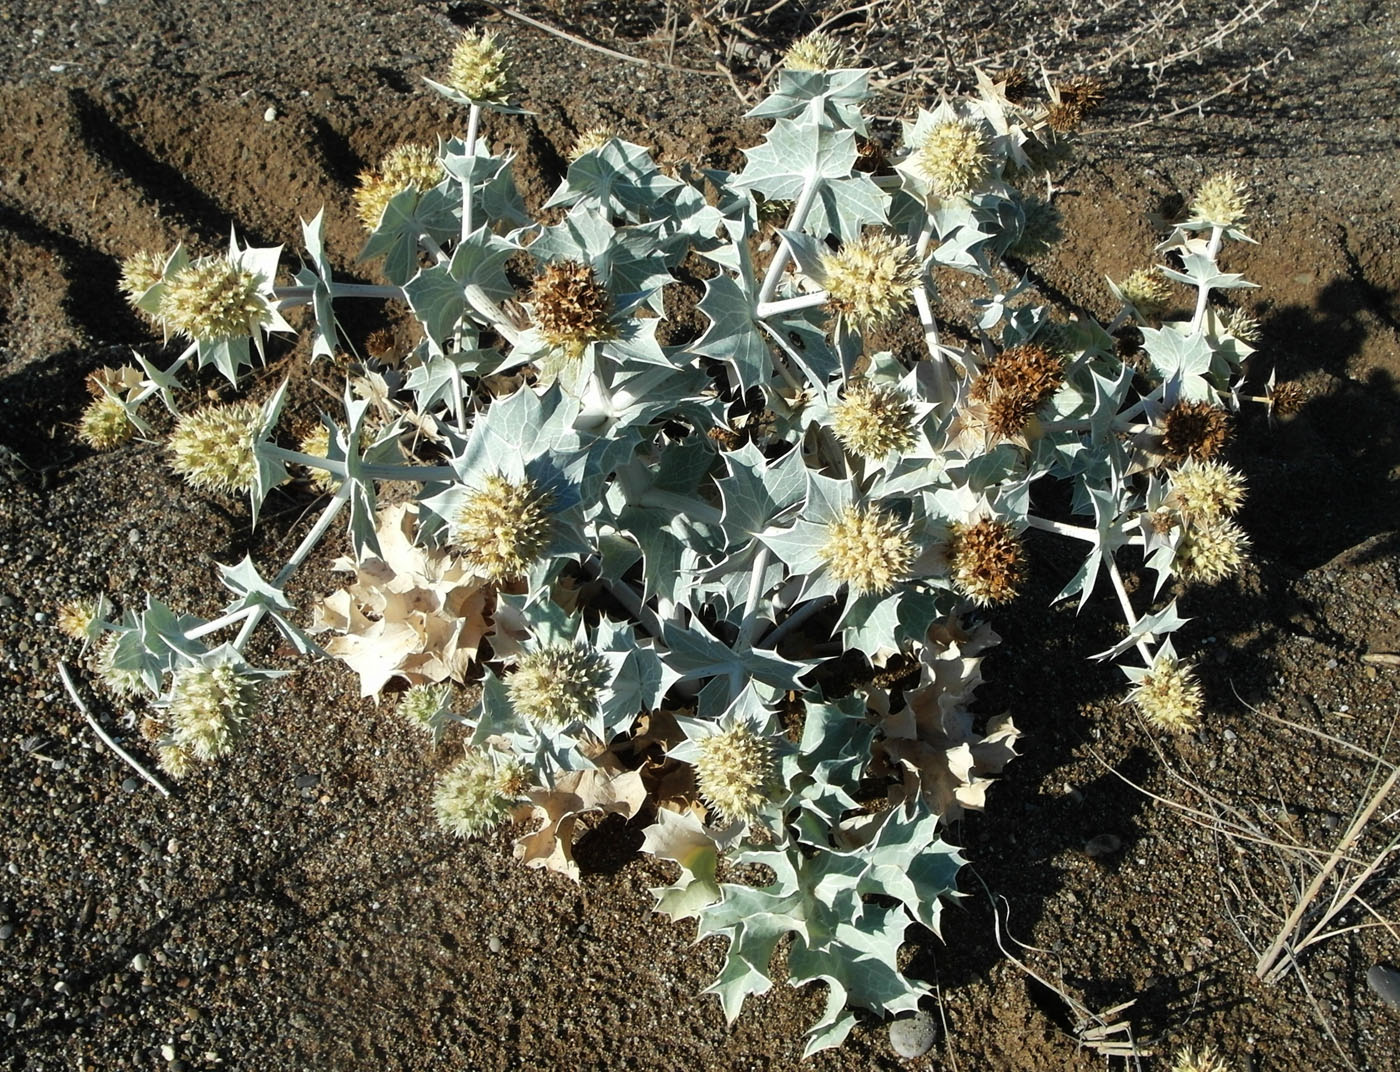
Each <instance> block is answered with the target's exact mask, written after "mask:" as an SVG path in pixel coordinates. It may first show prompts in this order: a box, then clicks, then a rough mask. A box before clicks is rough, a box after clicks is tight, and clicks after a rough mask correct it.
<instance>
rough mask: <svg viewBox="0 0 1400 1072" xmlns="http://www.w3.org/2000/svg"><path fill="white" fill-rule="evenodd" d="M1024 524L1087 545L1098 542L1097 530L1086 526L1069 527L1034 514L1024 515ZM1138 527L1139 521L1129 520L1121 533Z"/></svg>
mask: <svg viewBox="0 0 1400 1072" xmlns="http://www.w3.org/2000/svg"><path fill="white" fill-rule="evenodd" d="M1026 524H1028V525H1029V526H1030V527H1031V528H1033V529H1040V530H1041V531H1042V532H1053V533H1054V534H1055V535H1056V536H1070V537H1073V538H1074V539H1076V540H1084V541H1086V542H1088V543H1098V542H1099V533H1098V530H1097V529H1091V528H1089V526H1088V525H1071V524H1069V523H1068V522H1065V521H1055V520H1052V519H1051V518H1048V517H1038V516H1036V515H1035V514H1027V515H1026ZM1140 525H1141V521H1140V519H1138V518H1136V517H1135V518H1131V519H1129V520H1128V521H1125V522H1124V523H1123V529H1122V531H1123V532H1132V531H1133V530H1135V529H1137V528H1138V527H1139V526H1140Z"/></svg>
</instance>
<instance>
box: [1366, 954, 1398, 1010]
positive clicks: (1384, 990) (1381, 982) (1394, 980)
mask: <svg viewBox="0 0 1400 1072" xmlns="http://www.w3.org/2000/svg"><path fill="white" fill-rule="evenodd" d="M1366 982H1367V984H1369V986H1370V987H1371V989H1372V990H1374V991H1375V992H1376V993H1377V994H1378V995H1379V996H1380V999H1381V1000H1382V1001H1384V1002H1385V1003H1386V1004H1387V1005H1389V1006H1391V1007H1392V1008H1395V1009H1400V971H1396V970H1395V969H1394V968H1387V967H1386V966H1385V965H1384V964H1377V965H1375V966H1374V967H1372V968H1371V970H1370V971H1368V972H1367V973H1366Z"/></svg>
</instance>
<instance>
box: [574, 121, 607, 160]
mask: <svg viewBox="0 0 1400 1072" xmlns="http://www.w3.org/2000/svg"><path fill="white" fill-rule="evenodd" d="M615 137H617V131H615V130H613V129H612V127H589V128H588V129H587V130H585V131H584V132H583V133H582V134H580V135H579V136H578V137H577V138H575V139H574V144H573V145H572V146H570V148H569V163H571V164H572V163H573V162H574V161H575V160H578V159H579V158H580V157H583V156H587V155H588V154H589V153H592V152H597V151H598V150H599V149H601V148H602V147H603V146H604V145H606V144H608V142H610V141H612V140H613V139H614V138H615Z"/></svg>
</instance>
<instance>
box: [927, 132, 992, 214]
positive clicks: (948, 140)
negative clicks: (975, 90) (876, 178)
mask: <svg viewBox="0 0 1400 1072" xmlns="http://www.w3.org/2000/svg"><path fill="white" fill-rule="evenodd" d="M990 165H991V158H990V156H989V155H988V152H987V139H986V136H985V135H984V134H983V131H982V127H981V126H980V125H979V124H978V123H976V122H974V121H973V120H970V119H950V120H948V121H947V122H943V123H939V124H937V125H936V126H935V127H934V128H933V129H932V130H930V131H929V133H928V135H927V136H926V137H925V138H924V139H923V140H921V141H920V142H919V143H918V144H917V145H914V146H913V147H912V149H911V151H910V153H909V167H910V169H911V170H912V171H913V172H914V173H915V174H916V175H918V176H919V177H920V178H922V179H924V180H925V181H927V182H928V184H929V185H930V186H932V187H933V191H934V193H936V194H937V195H938V196H939V197H958V196H960V195H963V194H970V193H972V192H974V191H975V190H976V189H977V187H978V186H979V185H980V184H981V183H982V181H983V180H984V179H985V178H986V176H987V173H988V169H989V167H990Z"/></svg>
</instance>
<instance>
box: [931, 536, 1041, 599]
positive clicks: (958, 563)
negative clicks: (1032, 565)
mask: <svg viewBox="0 0 1400 1072" xmlns="http://www.w3.org/2000/svg"><path fill="white" fill-rule="evenodd" d="M948 564H949V566H950V567H951V568H952V573H953V583H954V584H956V585H957V587H958V591H960V592H962V593H963V595H965V596H967V597H968V598H969V599H971V600H972V601H973V602H974V603H977V604H979V605H981V606H987V605H988V604H991V603H1005V602H1007V601H1008V600H1011V599H1015V598H1016V593H1017V592H1018V591H1019V590H1020V587H1021V583H1022V581H1024V580H1025V576H1026V566H1025V554H1024V552H1023V550H1022V548H1021V541H1020V538H1019V537H1018V536H1017V535H1016V531H1015V529H1013V528H1012V527H1011V526H1010V525H1008V524H1007V523H1006V522H1005V521H998V520H995V519H993V518H984V519H983V520H981V521H977V522H975V523H973V524H970V525H953V526H952V528H951V529H950V531H949V539H948Z"/></svg>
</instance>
